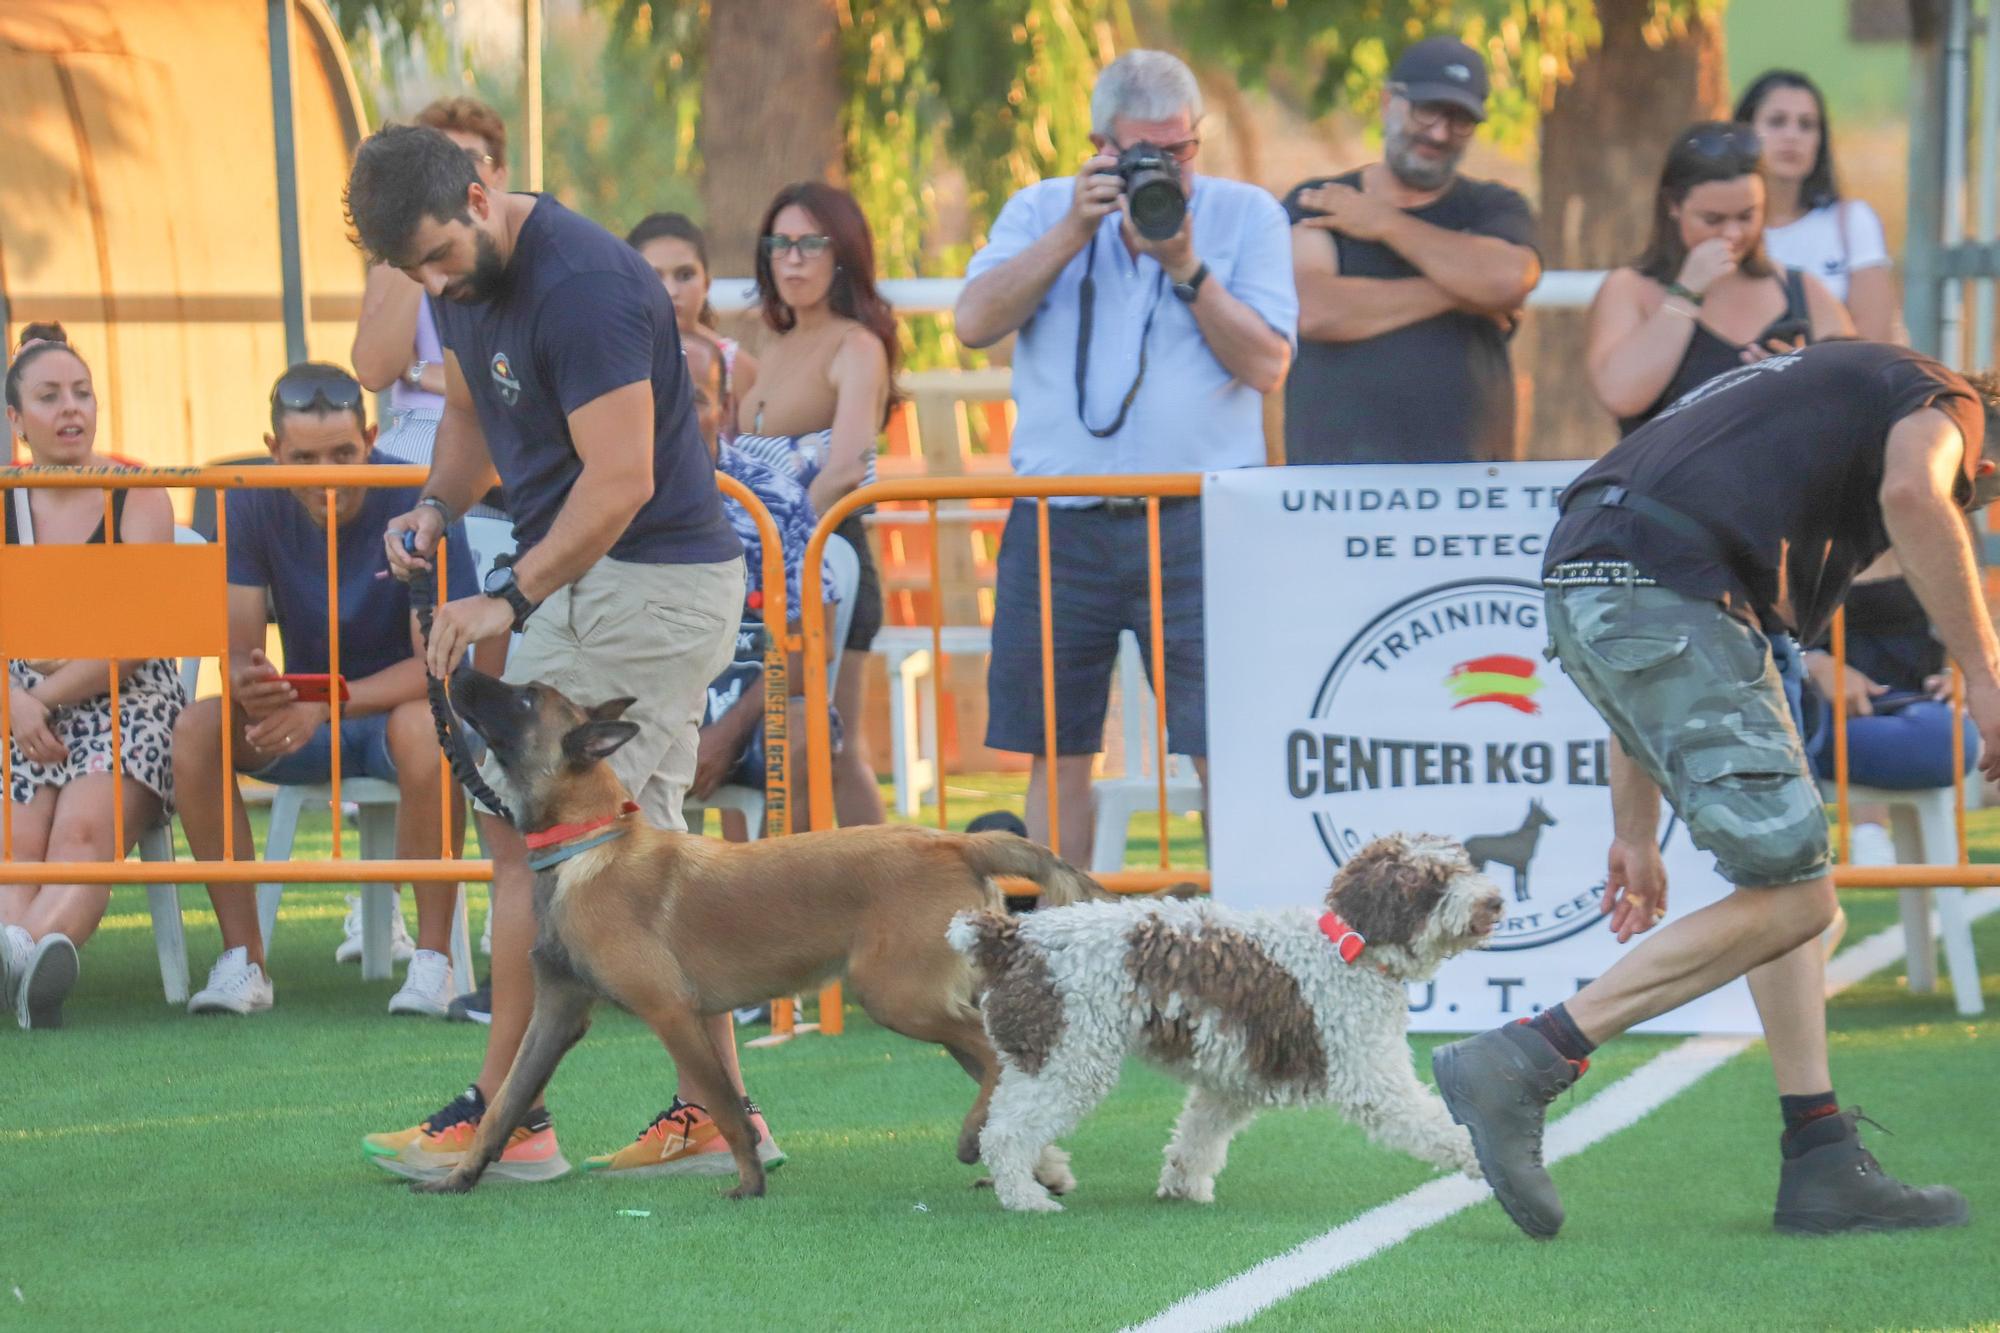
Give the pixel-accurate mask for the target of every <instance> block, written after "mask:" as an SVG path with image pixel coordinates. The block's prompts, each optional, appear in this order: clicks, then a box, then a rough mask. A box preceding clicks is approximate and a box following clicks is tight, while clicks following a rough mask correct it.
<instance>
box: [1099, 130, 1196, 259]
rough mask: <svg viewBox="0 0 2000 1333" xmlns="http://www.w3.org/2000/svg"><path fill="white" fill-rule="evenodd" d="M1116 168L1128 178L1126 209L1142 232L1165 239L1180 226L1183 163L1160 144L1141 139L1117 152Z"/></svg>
mask: <svg viewBox="0 0 2000 1333" xmlns="http://www.w3.org/2000/svg"><path fill="white" fill-rule="evenodd" d="M1113 170H1114V171H1116V172H1117V173H1118V176H1119V178H1120V179H1121V180H1123V181H1124V182H1125V200H1126V209H1127V210H1128V211H1129V212H1130V213H1131V216H1132V226H1133V227H1134V228H1135V229H1136V230H1137V231H1138V233H1139V234H1140V235H1141V236H1143V237H1145V238H1146V239H1147V240H1149V241H1164V240H1166V239H1167V238H1168V237H1170V236H1172V235H1173V234H1174V233H1175V232H1178V231H1179V230H1180V229H1181V219H1183V218H1185V217H1186V216H1187V191H1185V190H1183V189H1182V188H1181V167H1180V163H1178V162H1176V161H1174V159H1173V158H1171V157H1169V156H1168V155H1167V153H1166V152H1165V151H1164V150H1163V149H1161V148H1160V147H1159V146H1157V145H1155V144H1150V143H1145V142H1140V143H1135V144H1133V145H1132V146H1131V147H1130V148H1127V149H1124V150H1123V151H1121V152H1120V153H1119V154H1118V165H1117V166H1116V167H1114V168H1113Z"/></svg>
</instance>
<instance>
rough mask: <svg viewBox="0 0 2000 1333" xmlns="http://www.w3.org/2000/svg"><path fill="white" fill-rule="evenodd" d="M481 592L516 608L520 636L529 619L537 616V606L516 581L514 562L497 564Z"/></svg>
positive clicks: (481, 585)
mask: <svg viewBox="0 0 2000 1333" xmlns="http://www.w3.org/2000/svg"><path fill="white" fill-rule="evenodd" d="M503 560H504V557H503ZM479 590H480V591H481V592H483V593H485V594H486V595H487V596H488V597H498V598H501V599H503V600H504V601H505V602H506V603H507V605H509V606H511V607H513V608H514V632H515V633H516V634H519V633H520V632H521V630H522V628H523V627H524V626H526V625H527V623H528V617H529V616H531V615H533V614H535V604H534V603H533V602H531V601H529V600H528V594H526V593H524V592H522V591H521V585H520V584H519V583H516V582H515V581H514V565H513V562H512V561H507V562H506V563H495V564H494V566H493V568H492V569H490V570H488V571H487V574H486V580H485V582H483V583H482V584H480V587H479Z"/></svg>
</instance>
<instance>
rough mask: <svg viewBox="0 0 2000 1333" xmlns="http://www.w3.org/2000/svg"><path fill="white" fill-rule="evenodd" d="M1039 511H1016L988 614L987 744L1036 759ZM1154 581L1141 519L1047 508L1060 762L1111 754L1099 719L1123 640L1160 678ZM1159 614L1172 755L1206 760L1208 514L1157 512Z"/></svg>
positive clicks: (1024, 504)
mask: <svg viewBox="0 0 2000 1333" xmlns="http://www.w3.org/2000/svg"><path fill="white" fill-rule="evenodd" d="M1039 545H1040V543H1039V541H1038V540H1037V533H1036V525H1035V504H1034V502H1033V501H1016V502H1015V505H1014V509H1013V512H1012V513H1010V514H1009V515H1008V516H1007V530H1006V532H1005V533H1004V534H1002V536H1001V539H1000V558H999V569H998V573H997V578H996V587H995V594H994V607H993V660H992V665H991V666H990V667H989V668H988V674H987V678H986V692H987V709H988V712H987V717H986V744H987V745H988V746H989V747H990V748H992V749H995V750H1008V751H1012V752H1014V753H1016V754H1040V753H1042V752H1043V750H1044V748H1045V739H1044V731H1043V727H1042V598H1041V576H1040V572H1039V561H1038V557H1037V549H1038V547H1039ZM1150 587H1151V576H1150V574H1149V573H1148V570H1147V562H1146V510H1145V507H1144V505H1143V504H1142V505H1139V506H1136V507H1131V508H1121V509H1116V510H1113V509H1107V508H1102V507H1099V508H1091V509H1062V508H1057V507H1055V506H1053V505H1051V506H1050V507H1049V588H1050V594H1051V595H1050V605H1051V608H1052V614H1051V633H1052V636H1053V642H1054V649H1055V651H1054V656H1055V680H1056V753H1058V754H1067V755H1077V754H1095V753H1097V751H1098V750H1099V749H1101V748H1102V747H1103V743H1104V714H1105V710H1106V708H1107V707H1108V706H1109V703H1110V697H1111V673H1112V671H1113V670H1114V669H1115V668H1116V666H1117V662H1118V634H1119V631H1120V630H1127V629H1129V630H1131V631H1132V632H1133V633H1134V634H1135V635H1137V636H1138V640H1139V651H1140V654H1141V655H1142V656H1143V657H1144V658H1145V661H1146V674H1147V678H1148V679H1151V677H1152V673H1153V662H1152V637H1153V631H1152V610H1151V600H1150V599H1151V593H1150V591H1149V590H1150ZM1160 611H1161V623H1162V627H1163V631H1164V639H1165V643H1166V656H1167V662H1166V681H1167V750H1168V753H1170V754H1185V755H1193V756H1196V757H1200V756H1204V755H1206V754H1207V753H1208V706H1207V699H1206V696H1205V695H1204V693H1203V679H1204V678H1203V670H1202V596H1201V505H1200V503H1199V502H1197V501H1195V500H1192V499H1179V500H1174V499H1169V500H1163V501H1161V503H1160Z"/></svg>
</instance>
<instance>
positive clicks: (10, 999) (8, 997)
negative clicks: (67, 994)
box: [0, 926, 35, 1008]
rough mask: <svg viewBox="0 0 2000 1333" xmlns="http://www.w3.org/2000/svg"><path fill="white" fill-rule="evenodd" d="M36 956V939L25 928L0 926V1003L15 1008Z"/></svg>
mask: <svg viewBox="0 0 2000 1333" xmlns="http://www.w3.org/2000/svg"><path fill="white" fill-rule="evenodd" d="M34 956H35V937H34V936H33V935H30V934H29V933H28V932H27V930H26V929H25V928H24V927H21V926H0V1003H4V1004H6V1005H7V1006H8V1007H10V1008H11V1007H12V1006H13V1004H14V1002H15V1000H16V999H17V998H18V997H19V996H20V994H21V980H22V978H24V977H26V976H27V975H28V964H29V963H30V962H31V961H33V959H34Z"/></svg>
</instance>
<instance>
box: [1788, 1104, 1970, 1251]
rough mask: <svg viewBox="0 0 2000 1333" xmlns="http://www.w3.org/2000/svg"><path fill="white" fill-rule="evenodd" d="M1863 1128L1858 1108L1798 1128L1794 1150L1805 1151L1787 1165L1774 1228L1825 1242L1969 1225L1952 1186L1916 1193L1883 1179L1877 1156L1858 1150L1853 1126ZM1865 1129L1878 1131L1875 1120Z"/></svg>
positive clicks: (1960, 1197) (1966, 1210)
mask: <svg viewBox="0 0 2000 1333" xmlns="http://www.w3.org/2000/svg"><path fill="white" fill-rule="evenodd" d="M1861 1120H1868V1117H1867V1116H1865V1115H1863V1114H1862V1113H1861V1110H1860V1108H1859V1107H1857V1108H1855V1109H1854V1110H1852V1111H1842V1112H1841V1113H1840V1114H1839V1115H1829V1116H1822V1117H1820V1118H1819V1119H1818V1120H1813V1121H1810V1122H1808V1123H1806V1124H1804V1125H1802V1126H1800V1127H1799V1129H1798V1130H1797V1131H1796V1135H1797V1137H1796V1138H1795V1139H1794V1142H1795V1143H1797V1144H1799V1145H1800V1146H1804V1147H1805V1148H1806V1151H1805V1152H1803V1153H1801V1154H1800V1155H1799V1156H1797V1157H1787V1158H1786V1159H1785V1165H1784V1169H1783V1171H1782V1172H1781V1173H1780V1174H1779V1176H1778V1206H1777V1209H1776V1211H1775V1212H1774V1213H1773V1214H1772V1216H1771V1225H1772V1226H1774V1227H1776V1228H1777V1229H1778V1230H1780V1231H1783V1232H1785V1233H1787V1234H1789V1235H1794V1236H1824V1235H1829V1234H1831V1233H1833V1232H1836V1231H1901V1230H1904V1229H1906V1228H1913V1227H1962V1226H1964V1225H1965V1224H1966V1223H1967V1222H1968V1221H1970V1220H1971V1218H1972V1210H1971V1209H1970V1208H1969V1207H1968V1206H1967V1205H1966V1202H1965V1196H1964V1195H1963V1194H1960V1193H1959V1192H1958V1191H1957V1190H1955V1189H1953V1188H1951V1186H1949V1185H1930V1186H1926V1187H1923V1188H1921V1189H1920V1188H1918V1187H1916V1186H1914V1185H1905V1184H1904V1183H1903V1182H1902V1181H1900V1180H1898V1179H1896V1178H1895V1177H1894V1176H1892V1175H1890V1174H1889V1173H1888V1172H1887V1171H1884V1170H1883V1169H1882V1164H1881V1163H1880V1162H1878V1161H1876V1160H1875V1154H1874V1153H1871V1152H1869V1151H1868V1150H1867V1149H1866V1148H1864V1147H1862V1146H1861V1133H1860V1130H1859V1129H1858V1128H1857V1125H1856V1122H1857V1121H1861ZM1868 1123H1869V1124H1871V1125H1875V1128H1877V1129H1881V1128H1882V1127H1881V1126H1880V1125H1876V1124H1875V1122H1874V1121H1873V1120H1868ZM1883 1132H1884V1133H1887V1131H1886V1130H1884V1131H1883ZM1781 1142H1782V1140H1781Z"/></svg>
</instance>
